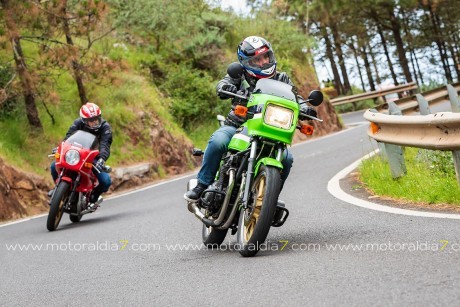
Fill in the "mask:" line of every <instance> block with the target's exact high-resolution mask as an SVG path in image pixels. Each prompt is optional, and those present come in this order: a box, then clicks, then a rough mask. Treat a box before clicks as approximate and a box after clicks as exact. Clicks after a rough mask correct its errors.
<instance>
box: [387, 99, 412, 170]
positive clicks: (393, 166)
mask: <svg viewBox="0 0 460 307" xmlns="http://www.w3.org/2000/svg"><path fill="white" fill-rule="evenodd" d="M388 111H389V113H390V115H402V111H401V109H400V108H399V107H398V106H397V105H396V103H394V102H393V101H390V102H388ZM385 153H386V155H387V158H388V164H390V170H391V175H392V176H393V178H398V177H401V176H404V175H405V174H406V173H407V169H406V163H405V162H404V150H403V148H402V147H401V146H398V145H393V144H386V143H385Z"/></svg>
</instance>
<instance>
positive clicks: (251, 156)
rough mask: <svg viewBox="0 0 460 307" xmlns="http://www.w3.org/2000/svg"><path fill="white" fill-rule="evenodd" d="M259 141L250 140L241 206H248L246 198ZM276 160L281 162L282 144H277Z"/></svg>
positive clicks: (247, 198) (247, 197)
mask: <svg viewBox="0 0 460 307" xmlns="http://www.w3.org/2000/svg"><path fill="white" fill-rule="evenodd" d="M258 144H259V141H258V140H257V139H253V140H252V142H251V152H250V154H249V159H248V171H247V174H246V183H245V186H244V194H243V201H242V203H243V208H244V209H247V208H248V200H249V190H250V188H251V183H252V180H253V175H254V164H255V162H256V153H257V148H258ZM276 160H277V161H279V162H281V161H282V160H283V146H282V145H278V146H277V149H276Z"/></svg>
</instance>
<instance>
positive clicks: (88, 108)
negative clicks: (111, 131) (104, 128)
mask: <svg viewBox="0 0 460 307" xmlns="http://www.w3.org/2000/svg"><path fill="white" fill-rule="evenodd" d="M101 114H102V112H101V109H100V108H99V107H98V106H97V104H95V103H92V102H88V103H86V104H84V105H83V106H82V107H81V108H80V117H81V120H82V121H83V122H84V123H85V126H86V127H87V128H88V129H90V130H97V129H99V127H101V124H102V118H101Z"/></svg>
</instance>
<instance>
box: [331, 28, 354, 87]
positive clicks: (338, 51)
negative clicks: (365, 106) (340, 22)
mask: <svg viewBox="0 0 460 307" xmlns="http://www.w3.org/2000/svg"><path fill="white" fill-rule="evenodd" d="M331 30H332V37H333V39H334V45H335V54H336V55H337V57H338V59H339V66H340V69H341V70H342V77H343V85H344V89H345V93H350V94H353V91H352V89H351V85H350V81H349V80H348V73H347V68H346V66H345V60H344V59H343V52H342V42H341V40H340V35H339V32H338V30H337V27H336V25H335V24H334V23H333V22H332V23H331Z"/></svg>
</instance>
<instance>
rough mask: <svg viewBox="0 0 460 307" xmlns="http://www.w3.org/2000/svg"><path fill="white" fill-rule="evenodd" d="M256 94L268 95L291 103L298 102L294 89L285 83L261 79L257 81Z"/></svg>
mask: <svg viewBox="0 0 460 307" xmlns="http://www.w3.org/2000/svg"><path fill="white" fill-rule="evenodd" d="M253 93H254V94H267V95H273V96H277V97H280V98H284V99H287V100H291V101H297V97H296V94H295V92H294V88H293V87H292V86H291V85H289V84H287V83H284V82H281V81H277V80H272V79H260V80H259V81H257V84H256V87H255V89H254V92H253Z"/></svg>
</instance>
